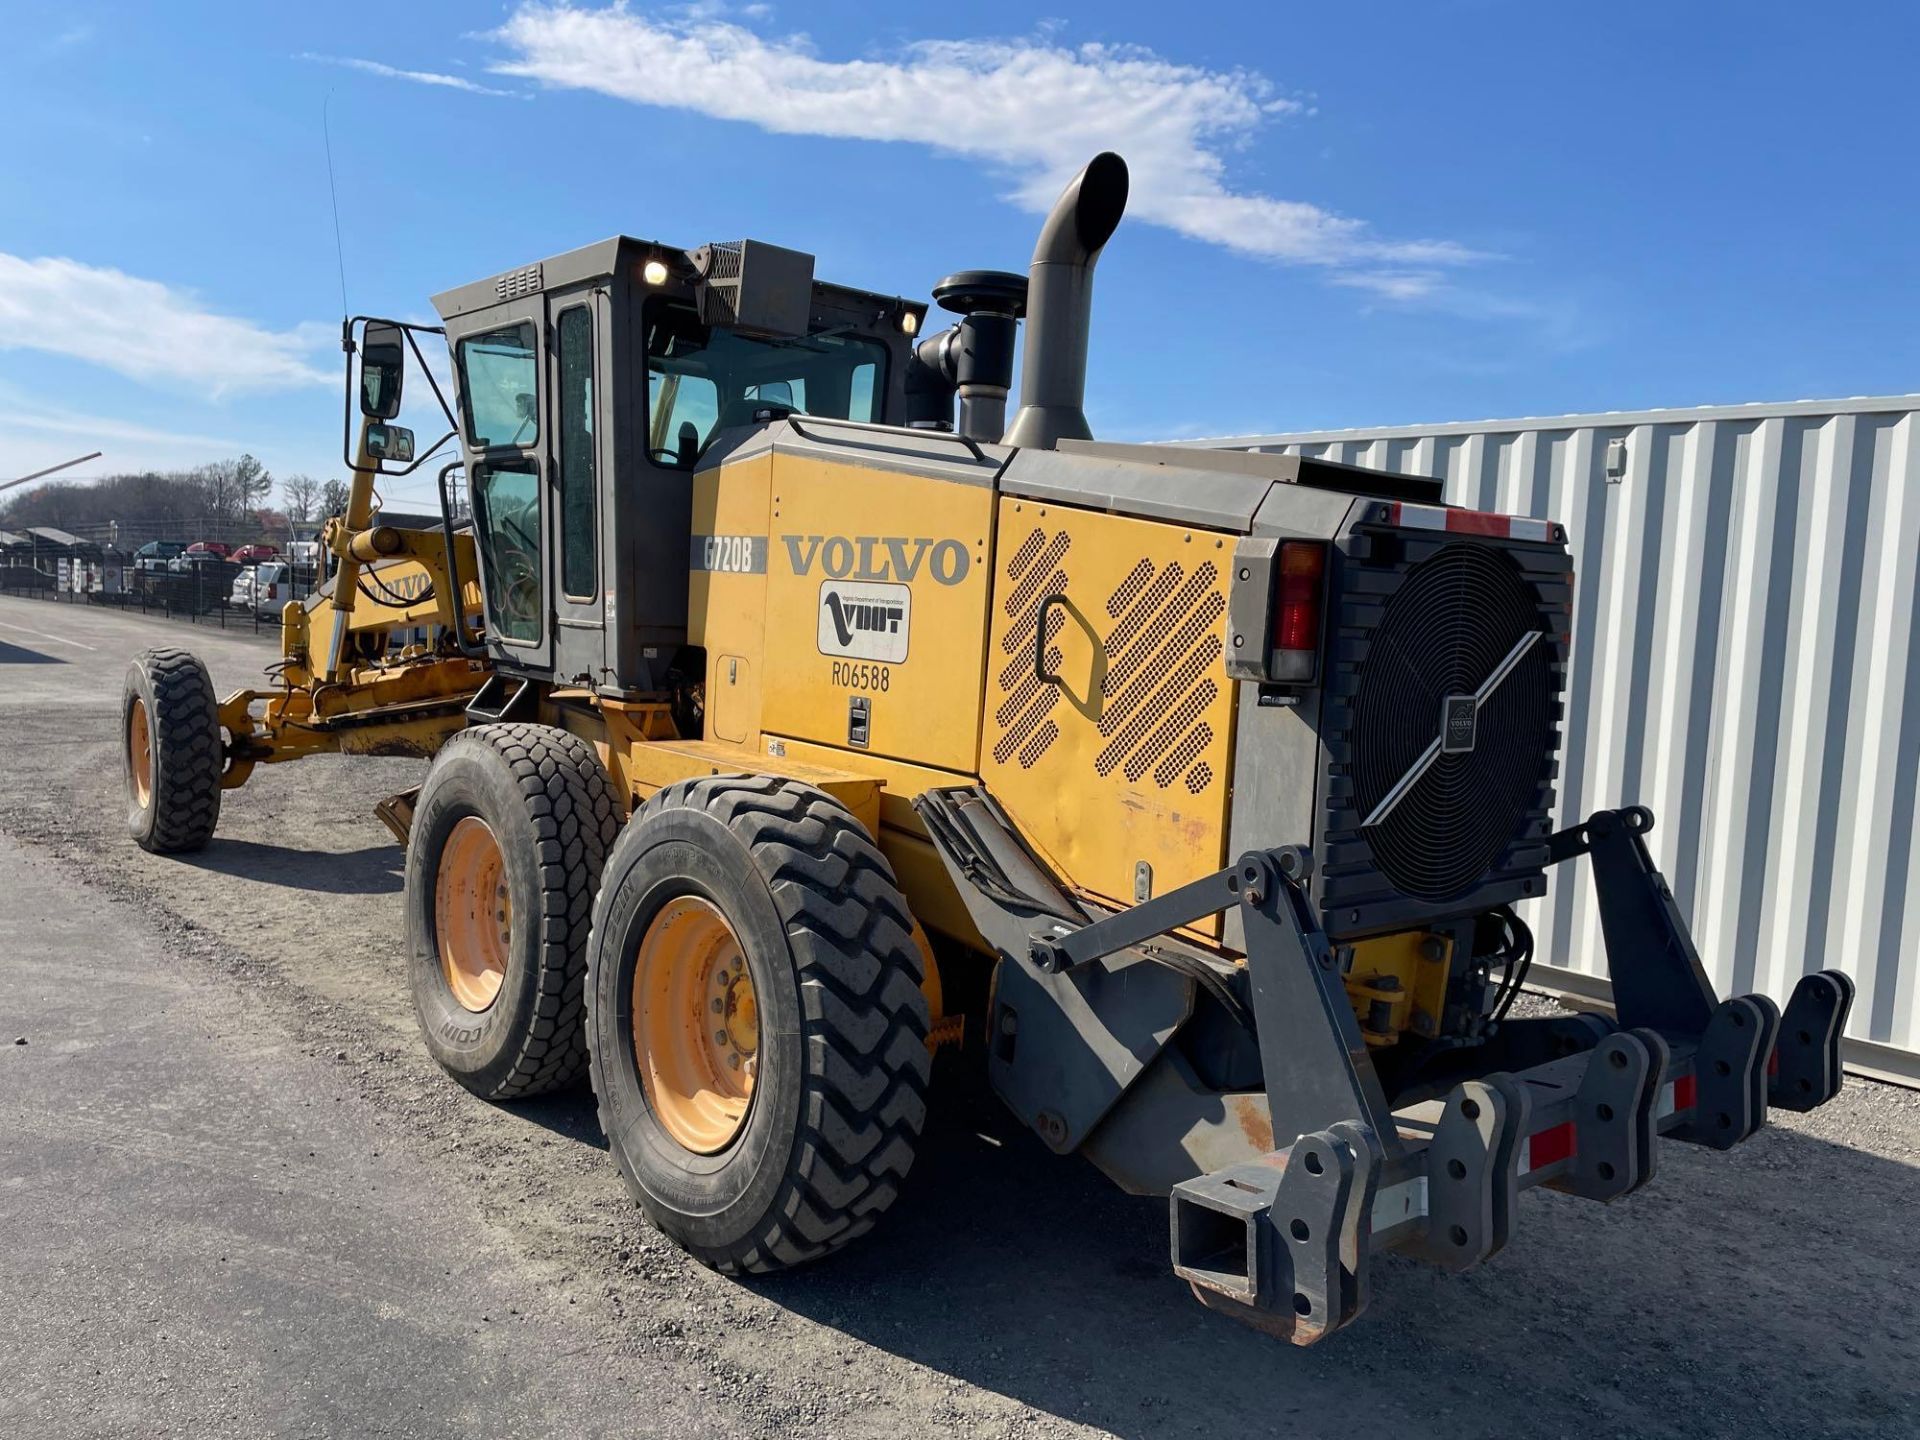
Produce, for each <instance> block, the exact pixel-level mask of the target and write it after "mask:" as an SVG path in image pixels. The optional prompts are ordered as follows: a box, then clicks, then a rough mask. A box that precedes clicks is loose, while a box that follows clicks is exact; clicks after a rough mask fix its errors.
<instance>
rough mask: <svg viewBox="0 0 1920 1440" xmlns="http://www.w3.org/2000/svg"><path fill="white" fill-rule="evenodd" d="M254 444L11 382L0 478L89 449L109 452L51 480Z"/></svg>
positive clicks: (4, 404)
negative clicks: (93, 411) (98, 411)
mask: <svg viewBox="0 0 1920 1440" xmlns="http://www.w3.org/2000/svg"><path fill="white" fill-rule="evenodd" d="M249 448H253V449H258V448H259V446H258V444H257V443H252V444H250V443H249V442H246V441H243V440H240V439H238V438H235V437H233V436H222V435H199V434H187V433H182V432H178V431H173V430H163V429H160V428H158V427H155V426H151V425H141V424H138V423H135V422H131V421H127V420H121V419H117V418H114V417H111V416H106V415H87V414H83V413H80V412H78V411H74V410H65V409H60V408H58V407H55V406H48V405H46V404H44V403H42V402H41V401H39V400H38V399H36V398H35V397H33V396H31V395H28V394H25V393H23V392H21V391H19V390H16V389H15V388H14V387H12V386H10V385H0V481H4V480H10V479H12V478H14V477H15V476H17V475H30V474H32V473H33V472H34V471H35V470H42V469H45V468H46V467H47V466H49V465H58V464H59V463H60V462H62V461H63V460H71V459H72V458H73V457H74V456H76V455H84V454H86V453H87V452H88V451H89V450H99V451H102V452H104V453H103V454H102V455H101V458H100V459H98V460H90V461H88V462H87V463H86V464H84V465H81V466H78V467H76V468H75V469H73V470H71V471H68V472H65V473H63V474H60V475H51V476H48V477H47V478H48V482H52V481H54V480H89V479H94V478H97V477H99V476H101V475H112V474H121V473H126V472H135V471H140V470H185V469H190V468H192V467H193V466H195V465H203V464H205V463H206V462H207V461H209V460H214V459H218V458H220V457H222V456H228V455H238V454H239V453H240V452H241V451H243V450H246V449H249ZM32 488H34V487H31V486H29V487H26V488H25V489H22V490H16V491H10V492H8V496H11V495H17V494H25V493H26V490H27V489H32ZM8 496H0V499H5V498H8Z"/></svg>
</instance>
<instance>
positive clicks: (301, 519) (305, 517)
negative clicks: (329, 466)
mask: <svg viewBox="0 0 1920 1440" xmlns="http://www.w3.org/2000/svg"><path fill="white" fill-rule="evenodd" d="M280 493H281V494H282V495H284V496H285V497H286V500H287V519H289V520H291V521H292V522H293V523H294V524H296V525H305V524H306V523H307V522H308V521H310V520H311V519H313V507H314V506H315V505H316V504H318V503H319V501H320V482H319V481H318V480H316V479H314V478H313V477H312V476H311V475H289V476H288V477H287V478H286V479H284V480H282V481H281V482H280Z"/></svg>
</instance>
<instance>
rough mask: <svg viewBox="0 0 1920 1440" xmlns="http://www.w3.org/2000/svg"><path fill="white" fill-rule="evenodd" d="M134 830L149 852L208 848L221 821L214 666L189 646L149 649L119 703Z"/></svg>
mask: <svg viewBox="0 0 1920 1440" xmlns="http://www.w3.org/2000/svg"><path fill="white" fill-rule="evenodd" d="M120 734H121V760H122V762H123V771H124V774H125V777H126V786H127V830H128V832H129V833H130V834H131V835H132V836H133V838H134V841H135V842H136V843H137V844H138V845H139V846H140V848H141V849H142V850H147V851H151V852H152V853H154V854H156V855H177V854H181V853H183V852H186V851H191V850H200V849H204V848H205V846H206V843H207V842H208V841H209V840H211V839H212V838H213V830H214V826H216V825H217V824H219V823H220V772H221V770H222V769H223V768H224V767H225V763H226V759H225V754H224V752H223V748H222V746H221V743H220V705H219V702H218V701H217V700H216V699H215V698H214V694H213V677H212V676H210V675H208V674H207V667H206V666H205V665H203V664H201V663H200V661H199V659H198V658H197V657H195V656H194V655H192V654H189V653H188V652H187V651H185V650H178V649H174V648H172V647H168V648H165V649H160V650H144V651H142V652H141V653H140V654H138V655H136V656H134V658H133V663H132V664H131V665H129V666H128V667H127V682H126V686H125V688H124V690H123V691H122V694H121V701H120Z"/></svg>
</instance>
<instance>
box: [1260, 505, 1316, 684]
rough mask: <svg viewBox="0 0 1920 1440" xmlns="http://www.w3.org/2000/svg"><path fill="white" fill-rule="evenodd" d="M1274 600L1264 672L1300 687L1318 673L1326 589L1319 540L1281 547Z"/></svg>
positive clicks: (1287, 544)
mask: <svg viewBox="0 0 1920 1440" xmlns="http://www.w3.org/2000/svg"><path fill="white" fill-rule="evenodd" d="M1279 569H1280V576H1279V582H1278V584H1277V585H1276V587H1275V594H1274V598H1273V649H1272V653H1271V654H1270V655H1269V657H1268V660H1267V673H1268V674H1270V675H1271V676H1272V677H1273V678H1274V679H1275V680H1285V681H1291V682H1293V683H1295V684H1299V683H1301V682H1304V681H1309V680H1312V679H1313V678H1314V677H1315V676H1316V675H1317V674H1318V673H1319V671H1320V627H1321V619H1322V611H1323V609H1324V601H1325V596H1326V590H1327V585H1326V581H1327V547H1326V543H1325V542H1324V541H1320V540H1286V541H1282V542H1281V545H1280V556H1279Z"/></svg>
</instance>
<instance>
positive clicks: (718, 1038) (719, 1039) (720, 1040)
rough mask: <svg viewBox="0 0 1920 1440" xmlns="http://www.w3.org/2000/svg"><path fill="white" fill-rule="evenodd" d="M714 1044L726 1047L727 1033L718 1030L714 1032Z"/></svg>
mask: <svg viewBox="0 0 1920 1440" xmlns="http://www.w3.org/2000/svg"><path fill="white" fill-rule="evenodd" d="M713 1043H714V1044H716V1045H724V1044H726V1043H727V1032H726V1031H724V1030H716V1031H714V1032H713Z"/></svg>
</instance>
